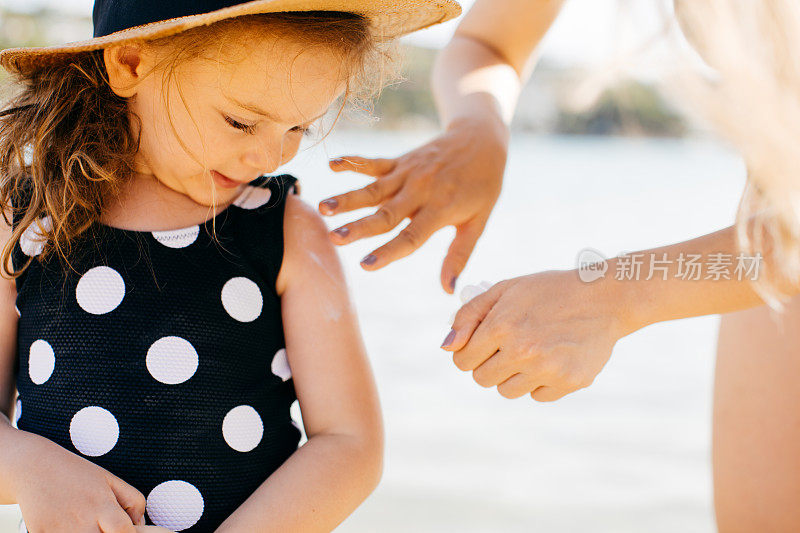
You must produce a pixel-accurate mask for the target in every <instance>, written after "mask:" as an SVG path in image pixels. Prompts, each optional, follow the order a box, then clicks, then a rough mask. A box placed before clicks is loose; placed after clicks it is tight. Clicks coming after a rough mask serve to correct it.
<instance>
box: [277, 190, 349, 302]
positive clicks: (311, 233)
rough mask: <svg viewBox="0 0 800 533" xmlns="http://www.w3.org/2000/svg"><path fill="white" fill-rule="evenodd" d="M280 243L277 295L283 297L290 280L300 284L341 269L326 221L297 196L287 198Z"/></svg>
mask: <svg viewBox="0 0 800 533" xmlns="http://www.w3.org/2000/svg"><path fill="white" fill-rule="evenodd" d="M283 241H284V253H283V263H282V266H281V270H280V273H279V275H278V279H277V284H276V287H277V290H278V294H282V293H283V292H284V291H285V290H286V288H287V287H288V286H289V285H291V283H292V282H293V280H302V279H304V278H305V276H308V275H316V274H315V273H317V272H319V271H321V270H322V271H325V272H328V273H332V272H336V271H338V270H339V269H340V266H339V258H338V255H337V253H336V249H335V247H334V245H333V243H332V242H331V240H330V238H329V237H328V227H327V225H326V224H325V221H324V220H323V219H322V216H320V214H319V213H318V212H317V210H316V209H315V208H314V207H312V206H311V205H309V204H308V203H306V202H305V201H303V200H302V199H301V198H300V197H299V195H290V196H288V197H287V198H286V201H285V210H284V224H283Z"/></svg>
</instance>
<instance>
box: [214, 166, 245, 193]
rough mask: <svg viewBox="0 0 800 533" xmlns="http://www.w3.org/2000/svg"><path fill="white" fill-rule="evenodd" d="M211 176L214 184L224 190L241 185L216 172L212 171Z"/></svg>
mask: <svg viewBox="0 0 800 533" xmlns="http://www.w3.org/2000/svg"><path fill="white" fill-rule="evenodd" d="M211 175H212V176H213V177H214V182H215V183H216V184H217V185H219V186H220V187H223V188H225V189H233V188H236V187H238V186H239V185H241V183H239V182H238V181H234V180H232V179H230V178H229V177H228V176H225V175H224V174H220V173H219V172H217V171H216V170H212V171H211Z"/></svg>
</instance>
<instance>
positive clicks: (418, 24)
mask: <svg viewBox="0 0 800 533" xmlns="http://www.w3.org/2000/svg"><path fill="white" fill-rule="evenodd" d="M286 11H344V12H348V13H356V14H359V15H362V16H364V17H365V18H367V20H369V22H370V27H371V28H372V31H373V33H374V34H375V35H376V36H377V37H378V38H379V39H381V40H383V39H392V38H395V37H399V36H401V35H405V34H407V33H411V32H413V31H416V30H420V29H422V28H427V27H428V26H433V25H434V24H438V23H440V22H445V21H447V20H450V19H452V18H454V17H457V16H458V15H459V14H460V13H461V7H460V6H459V5H458V3H457V2H456V1H455V0H253V1H249V2H236V1H234V0H157V1H145V2H142V1H137V0H95V4H94V11H93V14H92V18H93V21H94V38H93V39H88V40H85V41H76V42H72V43H67V44H63V45H57V46H42V47H35V48H9V49H7V50H3V51H2V52H0V64H1V65H2V66H3V68H5V69H6V70H7V71H9V72H12V73H24V72H26V71H28V70H30V69H32V68H36V67H40V66H44V65H48V64H54V63H57V62H61V61H64V60H67V59H69V56H70V55H71V54H75V53H77V52H87V51H90V50H98V49H101V48H105V47H107V46H109V45H111V44H118V43H124V42H129V41H142V40H147V39H155V38H159V37H166V36H168V35H174V34H176V33H179V32H182V31H185V30H188V29H190V28H195V27H197V26H202V25H205V24H212V23H214V22H218V21H220V20H224V19H227V18H232V17H238V16H242V15H253V14H256V13H279V12H286Z"/></svg>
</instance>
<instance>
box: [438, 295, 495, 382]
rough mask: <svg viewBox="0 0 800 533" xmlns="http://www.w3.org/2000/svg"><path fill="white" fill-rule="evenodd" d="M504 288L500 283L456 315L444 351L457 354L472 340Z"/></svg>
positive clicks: (463, 307) (445, 341) (443, 344)
mask: <svg viewBox="0 0 800 533" xmlns="http://www.w3.org/2000/svg"><path fill="white" fill-rule="evenodd" d="M504 288H505V285H504V284H502V283H498V284H497V285H494V286H493V287H492V288H491V289H489V290H488V291H486V292H484V293H483V294H479V295H478V296H476V297H475V298H473V299H472V300H470V301H469V302H467V303H466V304H464V305H463V306H462V307H461V309H459V310H458V313H457V314H456V319H455V320H454V321H453V329H452V330H450V333H449V334H448V335H447V337H446V338H445V340H444V342H443V343H442V349H444V350H447V351H449V352H457V351H459V350H461V349H462V348H464V347H465V346H466V345H467V342H468V341H469V340H470V339H471V338H472V334H473V333H474V332H475V330H476V329H477V328H478V326H479V325H480V324H481V322H483V320H484V319H485V318H486V317H487V315H488V314H489V312H490V311H491V310H492V308H493V307H494V305H495V304H496V303H497V302H498V300H500V297H501V296H502V295H503V291H504ZM475 366H477V365H475ZM459 368H460V367H459ZM472 368H475V367H472ZM472 368H470V370H472Z"/></svg>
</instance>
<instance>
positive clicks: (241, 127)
mask: <svg viewBox="0 0 800 533" xmlns="http://www.w3.org/2000/svg"><path fill="white" fill-rule="evenodd" d="M225 122H227V123H228V124H229V125H230V126H231V127H233V128H236V129H237V130H241V131H243V132H245V133H250V134H252V133H254V132H255V130H256V127H255V126H254V125H252V124H242V123H241V122H238V121H236V120H233V119H232V118H231V117H229V116H227V115H225Z"/></svg>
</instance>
